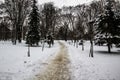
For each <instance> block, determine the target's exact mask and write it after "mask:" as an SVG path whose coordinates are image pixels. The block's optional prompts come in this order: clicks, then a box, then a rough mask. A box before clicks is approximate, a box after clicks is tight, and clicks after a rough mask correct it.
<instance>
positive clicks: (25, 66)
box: [0, 41, 120, 80]
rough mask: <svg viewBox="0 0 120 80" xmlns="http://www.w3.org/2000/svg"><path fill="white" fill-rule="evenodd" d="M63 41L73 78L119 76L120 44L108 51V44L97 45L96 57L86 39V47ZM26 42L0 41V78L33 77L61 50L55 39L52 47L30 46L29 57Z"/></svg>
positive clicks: (91, 79)
mask: <svg viewBox="0 0 120 80" xmlns="http://www.w3.org/2000/svg"><path fill="white" fill-rule="evenodd" d="M61 42H63V43H64V44H65V45H66V47H67V49H68V54H69V58H70V68H69V69H70V72H71V79H72V80H120V62H119V61H120V48H114V47H113V49H112V51H113V52H116V53H111V54H108V53H106V51H107V47H106V46H94V58H89V48H90V43H89V42H86V43H85V50H84V51H82V49H81V46H79V47H78V48H76V47H74V46H73V45H72V44H71V45H70V44H68V43H66V42H64V41H61ZM27 50H28V48H27V45H26V44H25V43H24V42H23V43H22V44H17V45H12V44H11V42H2V41H1V42H0V80H27V79H28V80H30V78H32V77H34V76H35V75H36V74H37V73H40V72H42V70H44V68H45V67H46V65H47V64H48V63H49V60H51V59H52V58H54V56H55V55H56V53H57V52H58V51H59V44H58V42H57V41H55V45H54V46H53V47H52V48H48V47H47V45H46V48H45V49H44V51H42V49H41V47H32V48H31V51H30V53H31V57H27Z"/></svg>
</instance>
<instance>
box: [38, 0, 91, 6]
mask: <svg viewBox="0 0 120 80" xmlns="http://www.w3.org/2000/svg"><path fill="white" fill-rule="evenodd" d="M91 1H92V0H38V3H39V4H43V3H45V2H54V4H55V6H57V7H62V6H74V5H77V4H83V3H89V2H91Z"/></svg>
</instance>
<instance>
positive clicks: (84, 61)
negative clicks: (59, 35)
mask: <svg viewBox="0 0 120 80" xmlns="http://www.w3.org/2000/svg"><path fill="white" fill-rule="evenodd" d="M66 45H67V47H68V50H69V55H70V59H71V68H70V71H71V74H72V80H120V62H119V61H120V48H115V47H113V49H112V51H113V53H111V54H109V53H107V47H106V46H94V58H89V57H88V56H89V49H90V43H89V42H86V43H85V50H84V51H82V49H81V48H82V47H81V46H79V47H78V48H76V47H74V46H73V45H69V44H66Z"/></svg>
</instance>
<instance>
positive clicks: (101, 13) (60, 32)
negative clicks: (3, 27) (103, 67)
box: [1, 0, 120, 57]
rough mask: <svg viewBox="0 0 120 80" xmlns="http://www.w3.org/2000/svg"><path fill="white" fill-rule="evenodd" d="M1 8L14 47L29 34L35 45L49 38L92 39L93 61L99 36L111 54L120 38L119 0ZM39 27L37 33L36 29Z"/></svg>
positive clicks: (10, 3) (22, 2) (12, 1)
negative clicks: (59, 6)
mask: <svg viewBox="0 0 120 80" xmlns="http://www.w3.org/2000/svg"><path fill="white" fill-rule="evenodd" d="M1 7H3V8H4V9H5V11H4V10H3V11H4V12H3V13H6V14H7V17H8V18H9V22H10V23H9V24H10V26H7V27H10V28H11V30H12V31H11V33H12V36H11V37H12V38H11V39H12V42H13V44H16V41H17V40H18V41H19V42H21V40H22V38H23V37H25V33H26V32H27V42H28V43H29V42H32V43H33V44H34V43H35V44H38V41H39V40H41V39H46V38H47V36H48V35H52V36H54V38H55V39H64V40H66V41H67V40H68V39H70V40H74V42H77V41H78V40H80V39H82V40H84V39H89V40H90V43H91V48H90V56H92V57H93V41H94V39H95V37H96V35H97V37H100V36H101V35H104V36H105V39H106V41H107V44H108V51H109V52H111V49H110V46H111V44H112V42H111V38H113V37H119V36H120V26H119V25H120V2H119V1H117V0H99V1H93V2H91V3H90V4H88V5H86V4H82V5H77V6H69V7H62V8H57V7H55V6H54V3H52V2H49V3H45V4H43V5H36V1H35V0H5V3H2V4H1ZM37 7H38V8H37ZM35 26H36V29H32V28H33V27H35ZM24 30H25V31H24ZM32 30H34V31H32ZM33 34H34V35H35V36H34V37H36V38H34V37H33V38H34V39H36V41H35V42H34V41H33V39H32V37H31V35H33ZM29 35H30V36H29ZM30 37H31V39H32V40H31V41H30V39H29V38H30ZM83 49H84V48H83Z"/></svg>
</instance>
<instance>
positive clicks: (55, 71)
mask: <svg viewBox="0 0 120 80" xmlns="http://www.w3.org/2000/svg"><path fill="white" fill-rule="evenodd" d="M59 44H60V50H59V52H58V54H57V55H56V56H55V58H54V59H53V60H52V61H50V63H49V64H48V66H47V68H46V70H45V71H44V72H43V73H42V74H40V75H39V76H38V79H37V80H70V72H69V68H68V64H69V62H70V61H69V56H68V52H67V48H66V46H65V45H64V44H63V43H62V42H59Z"/></svg>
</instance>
